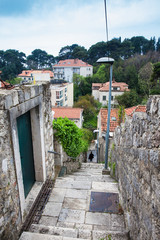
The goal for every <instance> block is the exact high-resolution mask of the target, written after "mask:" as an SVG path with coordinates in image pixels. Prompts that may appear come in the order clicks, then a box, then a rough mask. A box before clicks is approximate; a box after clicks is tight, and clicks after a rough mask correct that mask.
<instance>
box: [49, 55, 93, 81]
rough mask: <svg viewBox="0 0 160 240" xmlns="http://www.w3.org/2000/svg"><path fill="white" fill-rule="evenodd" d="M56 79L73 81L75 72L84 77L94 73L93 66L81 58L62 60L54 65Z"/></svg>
mask: <svg viewBox="0 0 160 240" xmlns="http://www.w3.org/2000/svg"><path fill="white" fill-rule="evenodd" d="M53 72H54V80H55V81H56V82H60V81H67V82H73V74H74V73H76V74H79V75H81V76H83V77H89V76H92V75H93V66H92V65H90V64H88V63H85V62H83V61H82V60H79V59H66V60H61V61H59V62H58V64H55V65H54V66H53Z"/></svg>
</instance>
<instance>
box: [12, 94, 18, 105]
mask: <svg viewBox="0 0 160 240" xmlns="http://www.w3.org/2000/svg"><path fill="white" fill-rule="evenodd" d="M12 101H13V106H16V105H18V104H19V99H18V92H17V91H13V92H12Z"/></svg>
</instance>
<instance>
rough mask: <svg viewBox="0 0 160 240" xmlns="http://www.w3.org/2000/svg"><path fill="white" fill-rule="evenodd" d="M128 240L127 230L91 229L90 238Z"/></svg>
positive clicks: (97, 239)
mask: <svg viewBox="0 0 160 240" xmlns="http://www.w3.org/2000/svg"><path fill="white" fill-rule="evenodd" d="M100 239H104V240H109V239H111V240H129V236H128V231H124V232H121V231H120V232H119V231H92V240H100Z"/></svg>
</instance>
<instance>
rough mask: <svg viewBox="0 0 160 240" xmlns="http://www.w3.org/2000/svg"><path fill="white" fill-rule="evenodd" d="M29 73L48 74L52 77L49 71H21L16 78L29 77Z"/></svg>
mask: <svg viewBox="0 0 160 240" xmlns="http://www.w3.org/2000/svg"><path fill="white" fill-rule="evenodd" d="M31 73H49V74H50V77H53V72H52V71H50V70H23V71H22V73H20V74H19V75H18V77H31Z"/></svg>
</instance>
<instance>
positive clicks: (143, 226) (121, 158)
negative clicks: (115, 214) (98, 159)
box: [111, 96, 160, 240]
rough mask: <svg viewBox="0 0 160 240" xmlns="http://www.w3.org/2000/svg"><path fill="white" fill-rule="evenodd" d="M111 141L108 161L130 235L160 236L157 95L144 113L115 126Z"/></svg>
mask: <svg viewBox="0 0 160 240" xmlns="http://www.w3.org/2000/svg"><path fill="white" fill-rule="evenodd" d="M113 141H114V143H113V147H112V151H111V161H112V162H111V164H112V165H113V163H114V164H115V166H116V169H115V177H116V179H117V180H118V182H119V190H120V198H121V203H122V207H123V209H124V212H125V217H126V223H127V226H128V229H129V231H130V237H131V239H133V240H157V239H160V96H151V97H150V99H149V101H148V103H147V114H145V113H143V114H142V113H135V114H134V115H133V118H132V119H130V120H126V122H125V123H124V124H121V126H120V127H117V129H116V131H115V133H114V139H113Z"/></svg>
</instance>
